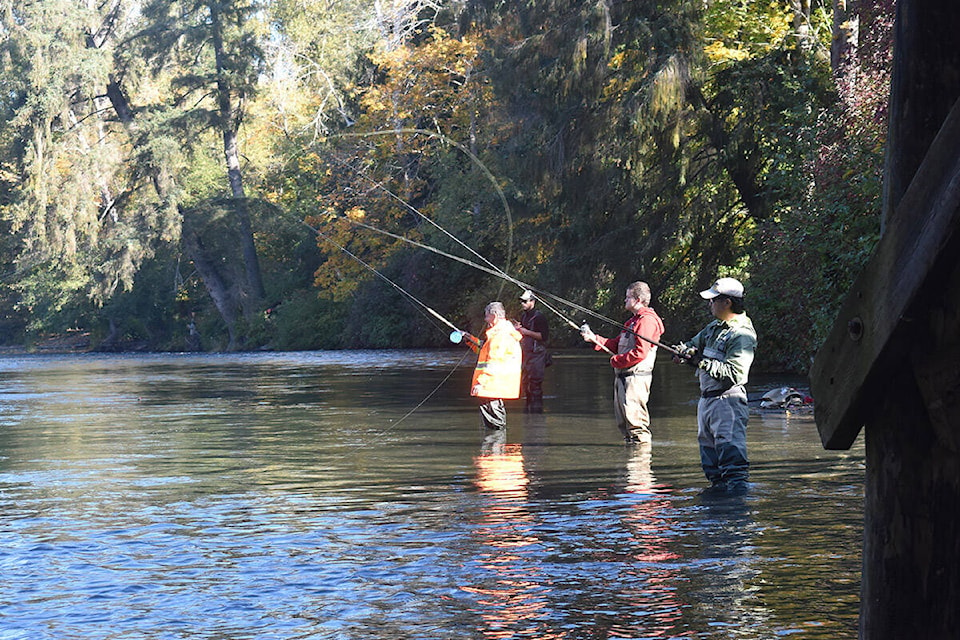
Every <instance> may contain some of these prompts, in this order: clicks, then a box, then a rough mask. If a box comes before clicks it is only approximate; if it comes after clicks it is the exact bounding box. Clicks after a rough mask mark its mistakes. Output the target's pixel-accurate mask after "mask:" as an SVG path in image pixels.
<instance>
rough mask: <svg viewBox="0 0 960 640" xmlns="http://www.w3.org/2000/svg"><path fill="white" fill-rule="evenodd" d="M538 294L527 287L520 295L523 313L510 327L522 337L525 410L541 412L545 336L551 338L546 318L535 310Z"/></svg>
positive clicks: (522, 380) (522, 383)
mask: <svg viewBox="0 0 960 640" xmlns="http://www.w3.org/2000/svg"><path fill="white" fill-rule="evenodd" d="M536 301H537V297H536V296H535V295H534V294H533V291H530V290H529V289H528V290H526V291H524V292H523V293H522V294H520V308H521V309H523V315H521V316H520V321H519V322H514V323H513V326H514V328H516V330H517V331H519V332H520V335H522V336H523V339H522V340H521V341H520V347H521V348H522V349H523V368H522V370H521V375H520V389H521V390H522V391H523V396H524V398H526V401H525V402H526V403H525V405H524V412H526V413H543V374H544V371H546V367H547V347H546V346H545V344H544V343H546V341H547V339H548V338H549V337H550V325H549V324H548V322H547V317H546V316H545V315H543V314H542V313H540V312H539V311H537V310H536V309H534V308H533V307H534V305H535V304H536Z"/></svg>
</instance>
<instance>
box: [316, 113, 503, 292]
mask: <svg viewBox="0 0 960 640" xmlns="http://www.w3.org/2000/svg"><path fill="white" fill-rule="evenodd" d="M398 133H407V134H411V135H422V136H427V137H428V138H437V139H439V140H442V141H443V142H446V143H447V144H449V145H450V146H452V147H454V148H455V149H457V150H458V151H460V152H461V153H463V154H464V155H465V156H467V157H468V158H469V159H470V161H471V162H473V163H474V164H475V165H476V166H477V167H479V169H480V171H482V172H483V174H484V176H485V177H486V178H487V180H489V181H490V184H491V185H493V188H494V190H495V191H496V192H497V196H498V197H499V198H500V203H501V204H502V205H503V212H504V215H505V216H506V218H507V260H506V264H505V265H504V269H506V270H508V269H510V262H511V260H512V259H513V213H512V212H511V211H510V204H509V203H508V202H507V195H506V194H505V193H504V192H503V189H502V188H501V187H500V185H499V184H497V178H496V176H494V175H493V173H492V172H491V171H490V169H488V168H487V165H486V164H484V162H483V160H481V159H480V158H479V157H477V155H476V154H475V153H473V152H472V151H470V149H468V148H466V147H465V146H463V145H462V144H460V143H459V142H457V141H456V140H453V139H451V138H449V137H447V136H445V135H443V134H442V133H440V132H439V131H430V130H428V129H414V128H409V129H408V128H400V129H389V130H379V131H368V132H360V133H353V132H351V133H339V134H334V135H330V136H327V137H329V138H368V137H372V136H383V135H396V134H398ZM418 213H419V212H418ZM421 215H422V214H421ZM477 255H479V254H477ZM502 292H503V291H502V287H501V291H500V293H502Z"/></svg>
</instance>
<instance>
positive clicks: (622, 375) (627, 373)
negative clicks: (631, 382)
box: [617, 371, 653, 380]
mask: <svg viewBox="0 0 960 640" xmlns="http://www.w3.org/2000/svg"><path fill="white" fill-rule="evenodd" d="M652 375H653V371H625V372H620V371H618V372H617V377H618V378H620V379H621V380H625V379H627V378H629V377H630V376H652Z"/></svg>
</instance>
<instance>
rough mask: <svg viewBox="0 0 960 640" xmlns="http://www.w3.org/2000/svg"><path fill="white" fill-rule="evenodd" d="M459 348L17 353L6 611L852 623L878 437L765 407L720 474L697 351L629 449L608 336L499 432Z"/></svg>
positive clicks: (154, 625)
mask: <svg viewBox="0 0 960 640" xmlns="http://www.w3.org/2000/svg"><path fill="white" fill-rule="evenodd" d="M461 356H462V353H461V352H458V351H441V352H427V353H424V352H360V353H357V352H316V353H288V354H272V353H271V354H256V355H202V356H193V355H190V356H188V355H158V356H90V355H83V356H70V357H66V356H28V357H6V358H0V526H2V535H3V545H2V546H0V571H2V573H3V576H4V580H3V583H2V586H0V639H2V640H12V639H21V638H22V639H24V640H27V639H29V640H36V639H47V638H49V639H56V640H68V639H73V638H83V639H100V638H103V639H107V638H110V639H114V638H115V639H119V638H123V639H137V638H144V639H150V640H154V639H163V638H184V639H186V638H190V639H191V640H196V639H218V640H220V639H223V640H226V639H230V640H237V639H244V638H250V639H257V640H267V639H274V638H275V639H293V638H338V639H339V638H344V639H351V638H358V639H359V638H370V639H374V638H377V639H380V638H391V639H394V638H422V639H435V638H537V639H549V638H584V639H586V638H591V639H593V638H658V639H659V638H689V639H706V638H711V639H712V638H716V639H746V638H757V639H768V638H777V637H795V638H813V639H820V638H822V639H828V638H829V639H831V640H833V639H836V638H855V637H856V618H857V607H858V590H859V569H860V537H861V529H862V526H861V520H862V494H863V450H862V443H860V442H858V443H857V445H856V446H855V447H854V449H853V450H851V451H849V452H835V451H824V450H823V449H822V448H821V447H820V444H819V438H818V436H817V432H816V427H815V425H814V423H813V420H812V417H811V416H809V415H804V414H784V413H761V412H759V411H757V412H755V413H754V414H753V415H752V416H751V423H750V427H749V446H750V452H751V458H752V463H753V470H752V478H751V479H752V481H753V485H752V487H751V490H750V493H749V494H748V495H747V496H746V497H745V498H743V499H739V500H738V499H729V498H727V499H711V498H708V497H706V496H703V495H701V494H700V489H701V488H702V486H703V484H704V482H703V478H702V477H701V474H700V469H699V462H698V453H697V447H696V404H695V398H696V381H695V380H694V379H693V377H692V376H691V374H690V372H689V369H686V368H684V367H680V366H675V365H673V364H672V363H669V362H668V361H663V362H661V363H660V364H659V365H658V369H657V372H656V374H655V380H654V390H653V398H652V400H651V411H652V414H653V420H654V425H653V431H654V443H653V446H652V448H650V449H630V448H625V447H624V446H623V444H621V443H620V441H619V436H618V433H617V432H616V428H615V427H614V425H613V422H612V407H611V399H610V395H611V393H610V386H611V380H610V373H609V370H608V368H607V365H606V362H605V359H604V358H602V357H599V356H596V355H593V354H585V353H583V352H580V351H577V352H572V353H562V354H560V355H559V356H558V357H556V358H555V362H556V364H555V365H554V366H553V367H552V368H550V369H548V380H547V385H546V391H547V396H548V397H547V399H546V406H547V413H546V414H544V415H542V416H529V415H524V414H523V413H522V411H521V405H520V404H518V403H516V402H514V403H512V404H508V422H509V428H508V430H507V433H506V434H505V436H504V437H489V436H488V435H487V434H486V433H484V432H483V431H481V430H480V428H479V426H478V420H477V415H476V408H475V405H474V404H473V402H472V401H471V399H470V398H468V397H467V393H466V391H467V389H468V387H469V378H470V373H471V363H470V361H469V359H468V360H466V361H463V360H461ZM788 383H790V381H784V380H782V379H769V380H764V379H762V378H761V379H758V380H757V383H756V384H755V385H754V386H753V387H752V388H751V396H759V394H761V393H762V392H763V391H764V390H766V389H767V388H770V387H771V386H775V385H780V384H788ZM794 384H795V382H794Z"/></svg>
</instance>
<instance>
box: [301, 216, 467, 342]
mask: <svg viewBox="0 0 960 640" xmlns="http://www.w3.org/2000/svg"><path fill="white" fill-rule="evenodd" d="M303 224H304V225H306V226H307V227H308V228H309V229H310V230H312V231H313V232H314V233H315V234H317V235H318V236H319V237H320V238H322V239H323V240H324V241H325V242H329V243H330V244H332V245H333V246H335V247H336V248H338V249H339V250H340V251H342V252H343V253H345V254H347V255H348V256H350V257H351V258H353V259H354V260H356V261H357V263H359V264H361V265H362V266H364V267H365V268H366V269H368V270H369V271H370V272H371V273H373V274H374V275H375V276H377V277H378V278H380V279H381V280H383V281H384V282H386V283H387V284H389V285H390V286H392V287H393V288H394V289H396V290H397V291H399V292H400V293H402V294H403V295H404V296H406V297H407V299H409V300H410V301H411V302H413V303H414V304H416V305H418V306H419V307H420V308H421V309H422V311H426V312H427V313H429V314H430V315H431V316H433V317H434V318H436V319H437V320H439V321H440V322H442V323H443V324H445V325H447V326H448V327H450V328H451V329H453V332H452V333H451V334H450V341H451V342H453V343H460V342H461V341H462V340H463V339H466V340H467V342H468V343H471V344H475V345H477V346H479V343H477V341H476V338H475V337H474V336H473V335H472V334H470V332H468V331H463V330H462V329H460V328H458V327H457V326H456V325H455V324H453V323H452V322H450V321H449V320H447V319H446V318H444V317H443V316H442V315H440V313H439V312H437V311H436V310H435V309H432V308H431V307H430V306H428V305H427V304H426V303H425V302H423V301H422V300H420V299H419V298H417V297H416V296H414V295H413V294H412V293H410V292H409V291H407V290H406V289H404V288H403V287H401V286H400V285H398V284H397V283H396V282H394V281H393V280H391V279H390V278H388V277H387V276H385V275H383V274H382V273H380V272H379V271H378V270H377V269H375V268H373V266H371V265H370V264H368V263H366V262H365V261H364V260H363V259H361V258H360V257H359V256H358V255H356V254H355V253H353V252H352V251H350V250H349V249H347V248H346V247H344V246H343V245H342V244H340V243H339V242H337V241H336V240H334V239H333V238H331V237H330V236H328V235H327V234H325V233H323V232H322V231H320V230H319V229H317V228H316V227H314V226H312V225H310V224H307V223H306V222H304V223H303Z"/></svg>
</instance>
